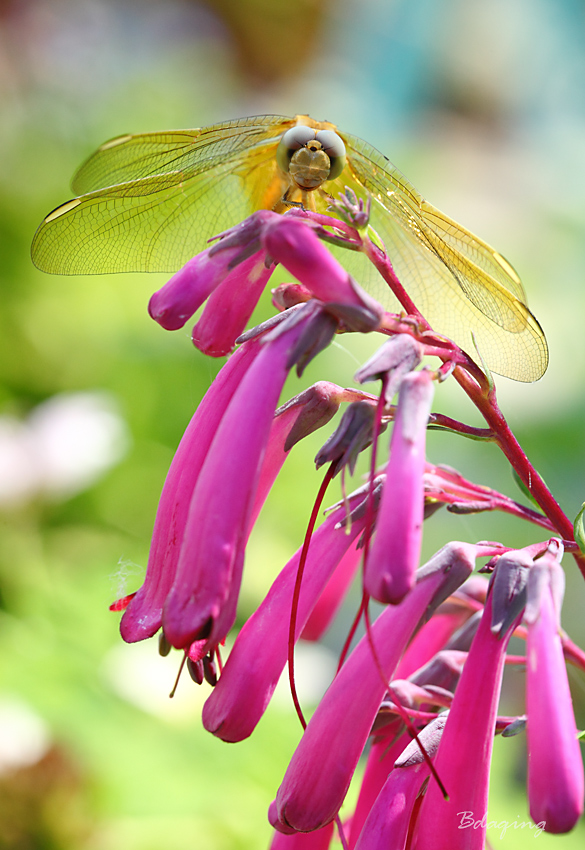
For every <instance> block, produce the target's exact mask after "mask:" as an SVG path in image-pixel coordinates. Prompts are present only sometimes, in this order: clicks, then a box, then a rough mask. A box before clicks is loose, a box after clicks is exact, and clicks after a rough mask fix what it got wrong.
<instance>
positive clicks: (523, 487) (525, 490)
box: [512, 469, 541, 510]
mask: <svg viewBox="0 0 585 850" xmlns="http://www.w3.org/2000/svg"><path fill="white" fill-rule="evenodd" d="M512 475H513V477H514V481H515V482H516V484H517V485H518V487H519V488H520V490H522V492H523V493H524V495H525V496H526V498H527V499H530V501H531V502H532V504H533V505H536V507H537V508H538V509H539V510H541V507H540V505H539V504H538V502H537V501H536V499H535V498H534V496H533V495H532V493H531V492H530V490H529V489H528V487H527V486H526V484H525V483H524V481H522V479H521V478H520V476H519V475H518V473H517V472H516V470H515V469H512Z"/></svg>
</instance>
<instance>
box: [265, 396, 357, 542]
mask: <svg viewBox="0 0 585 850" xmlns="http://www.w3.org/2000/svg"><path fill="white" fill-rule="evenodd" d="M345 396H346V391H345V390H342V388H341V387H338V386H337V384H332V383H330V382H329V381H319V382H318V383H316V384H314V385H313V386H312V387H309V389H308V390H304V392H302V393H299V395H297V396H295V397H294V398H291V399H289V401H287V402H286V403H285V404H283V405H282V406H281V407H279V408H278V410H277V411H276V413H275V415H274V420H273V422H272V427H271V429H270V436H269V437H268V443H267V445H266V453H265V455H264V462H263V464H262V469H261V471H260V479H259V482H258V489H257V492H256V500H255V503H254V508H253V510H252V522H251V524H252V525H254V523H255V521H256V519H257V517H258V514H259V513H260V509H261V508H262V505H263V504H264V501H265V500H266V497H267V495H268V493H269V492H270V489H271V488H272V485H273V484H274V481H275V480H276V477H277V475H278V473H279V472H280V470H281V468H282V466H283V464H284V461H285V460H286V457H287V455H288V453H289V451H290V450H291V449H292V447H293V446H294V445H295V444H296V443H298V442H299V440H302V439H303V438H304V437H306V436H307V435H308V434H312V433H313V431H316V430H317V429H318V428H321V427H322V426H323V425H326V424H327V423H328V422H329V421H330V420H331V419H332V418H333V416H335V414H336V412H337V410H338V409H339V405H340V404H341V402H342V401H343V400H344V398H345Z"/></svg>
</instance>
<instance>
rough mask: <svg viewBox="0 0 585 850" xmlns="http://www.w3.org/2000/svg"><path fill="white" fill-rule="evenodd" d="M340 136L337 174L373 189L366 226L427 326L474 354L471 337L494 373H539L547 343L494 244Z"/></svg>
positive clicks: (523, 376) (369, 151) (368, 150)
mask: <svg viewBox="0 0 585 850" xmlns="http://www.w3.org/2000/svg"><path fill="white" fill-rule="evenodd" d="M343 138H344V140H345V142H346V144H347V145H348V149H349V150H350V156H349V158H348V160H349V161H348V167H347V168H346V169H345V170H344V172H343V174H342V175H341V176H340V177H339V178H338V181H336V182H337V183H339V184H345V185H347V184H349V185H351V187H352V188H354V190H355V191H357V192H358V194H361V195H362V196H363V194H364V191H363V190H364V189H365V190H366V191H367V192H369V193H370V194H371V196H372V216H371V224H372V227H373V228H374V229H375V230H376V232H377V233H378V234H379V236H380V237H381V239H382V240H383V242H384V244H385V246H386V249H387V252H388V257H389V259H390V261H391V262H392V265H393V267H394V270H395V271H396V274H397V275H398V277H399V279H400V280H401V282H402V283H403V285H404V286H405V288H406V289H407V291H408V293H409V295H410V296H411V297H412V299H413V301H414V302H415V304H416V305H417V307H418V308H419V310H420V311H421V313H422V314H423V315H424V316H425V318H427V319H428V321H429V322H430V324H431V325H432V327H433V328H434V329H435V330H436V331H438V332H439V333H442V334H444V335H445V336H447V337H449V338H450V339H452V340H454V341H455V342H456V343H457V344H458V345H460V346H461V347H462V348H463V349H465V350H466V351H469V352H470V353H471V354H472V356H473V354H474V342H473V340H474V339H475V345H476V346H477V348H478V349H479V351H480V353H481V355H482V357H483V358H484V359H485V361H486V363H487V365H488V366H489V367H490V369H492V370H493V371H494V372H496V373H497V374H500V375H505V376H507V377H510V378H513V379H515V380H519V381H534V380H537V379H538V378H540V377H541V376H542V375H543V374H544V371H545V370H546V367H547V364H548V348H547V344H546V340H545V337H544V333H543V331H542V329H541V327H540V325H539V324H538V322H537V321H536V319H535V318H534V316H533V315H532V314H531V313H530V311H529V310H528V308H527V306H526V304H525V295H524V290H523V288H522V284H521V282H520V279H519V278H518V275H517V274H516V272H515V271H514V269H513V268H512V267H511V266H510V265H509V263H507V261H506V260H505V259H504V258H503V257H502V256H501V255H500V254H498V253H497V252H496V251H494V250H493V248H491V247H490V246H489V245H487V244H486V243H485V242H483V241H482V240H480V239H478V238H477V237H476V236H474V235H473V234H472V233H470V232H469V231H467V230H465V228H463V227H461V226H460V225H458V224H456V223H455V222H454V221H452V220H451V219H449V218H448V217H447V216H445V215H443V214H442V213H440V212H439V211H438V210H436V209H435V208H434V207H432V206H431V205H430V204H428V203H427V202H426V201H425V200H424V199H423V198H422V197H421V196H420V195H419V193H418V192H417V191H416V190H415V189H414V187H413V186H411V185H410V183H408V182H407V181H406V180H405V178H404V177H403V176H402V175H401V174H400V172H399V171H398V170H397V169H395V168H394V167H393V166H392V165H391V163H390V162H389V161H388V160H387V159H386V157H384V156H383V155H382V154H380V153H379V152H378V151H376V150H375V148H373V147H371V146H370V145H368V144H367V143H366V142H363V141H362V140H361V139H358V138H357V137H355V136H348V135H345V134H343ZM328 188H329V189H330V188H331V184H329V186H328ZM360 188H361V192H360ZM366 283H367V282H366ZM369 288H370V291H372V294H374V295H375V296H376V297H380V295H381V293H380V291H379V282H378V284H377V287H376V289H375V291H373V289H372V287H371V286H370V287H369ZM382 298H383V295H382ZM383 303H384V302H383ZM392 303H395V301H394V300H393V301H392ZM472 334H473V337H472Z"/></svg>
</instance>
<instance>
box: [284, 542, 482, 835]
mask: <svg viewBox="0 0 585 850" xmlns="http://www.w3.org/2000/svg"><path fill="white" fill-rule="evenodd" d="M476 553H477V547H475V546H471V545H469V544H465V543H450V544H449V545H448V546H446V547H444V548H443V549H441V551H440V552H438V553H437V554H436V555H435V556H434V557H433V558H432V559H431V560H430V561H429V562H428V563H427V564H426V565H425V566H424V567H421V569H420V570H419V573H418V577H417V578H418V581H417V584H416V585H415V587H414V588H413V590H412V592H411V593H410V594H408V596H406V598H405V599H404V600H403V601H402V603H400V605H397V606H393V607H391V608H387V609H386V610H385V611H383V612H382V614H381V615H380V616H379V617H378V619H377V620H376V622H375V623H374V624H373V626H372V631H371V635H372V640H373V643H374V646H375V647H376V652H377V655H378V660H379V663H380V665H381V669H382V671H383V673H384V676H385V677H386V680H387V681H388V680H390V679H391V678H392V675H393V673H394V670H395V669H396V666H397V664H398V661H399V660H400V656H401V655H402V653H403V652H404V649H405V647H406V644H407V643H408V640H409V639H410V637H411V635H412V634H413V633H414V631H415V629H416V628H417V626H418V625H419V623H420V620H421V617H422V616H423V614H424V613H425V612H427V613H428V612H429V609H430V610H432V609H433V608H434V607H436V606H437V605H439V604H440V603H441V602H442V601H443V600H444V599H445V598H446V597H447V596H448V595H449V593H450V592H451V591H452V590H454V589H455V588H456V587H457V586H458V585H460V584H461V583H462V582H463V581H464V580H465V579H466V578H467V577H468V576H469V574H470V573H471V571H472V570H473V566H474V560H475V557H476ZM385 690H386V682H385V681H383V679H382V678H381V676H380V672H379V670H378V668H377V666H376V664H375V663H374V661H373V658H372V650H371V646H370V641H369V638H368V636H367V635H366V636H365V637H364V638H362V640H361V641H360V643H359V644H358V646H357V647H356V648H355V649H354V650H353V652H352V653H351V655H350V656H349V658H348V659H347V661H346V663H345V664H344V666H343V667H342V668H341V670H340V672H339V673H338V675H337V676H336V678H335V679H334V680H333V682H332V684H331V686H330V687H329V690H328V691H327V693H326V694H325V696H324V697H323V699H322V700H321V702H320V704H319V706H318V707H317V710H316V711H315V714H314V715H313V717H312V718H311V720H310V722H309V725H308V726H307V728H306V730H305V733H304V735H303V737H302V738H301V741H300V743H299V745H298V747H297V749H296V751H295V753H294V755H293V757H292V760H291V762H290V764H289V767H288V769H287V771H286V774H285V777H284V779H283V782H282V784H281V786H280V788H279V790H278V793H277V795H276V800H275V801H274V803H273V804H272V805H271V807H270V813H269V818H270V822H271V823H272V825H273V826H274V827H276V828H277V829H280V830H282V831H285V832H286V831H290V830H291V829H293V830H297V831H299V832H309V831H311V830H313V829H318V828H319V827H321V826H324V825H325V824H327V823H329V821H331V820H332V819H333V818H334V817H335V815H336V814H337V812H338V811H339V808H340V806H341V804H342V802H343V799H344V797H345V795H346V793H347V789H348V788H349V783H350V781H351V777H352V775H353V772H354V770H355V768H356V765H357V762H358V759H359V757H360V755H361V753H362V750H363V748H364V745H365V743H366V740H367V738H368V735H369V734H370V729H371V727H372V724H373V722H374V718H375V716H376V713H377V711H378V709H379V707H380V704H381V702H382V699H383V696H384V692H385ZM357 695H359V698H358V696H357Z"/></svg>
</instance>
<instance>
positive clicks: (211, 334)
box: [192, 243, 274, 357]
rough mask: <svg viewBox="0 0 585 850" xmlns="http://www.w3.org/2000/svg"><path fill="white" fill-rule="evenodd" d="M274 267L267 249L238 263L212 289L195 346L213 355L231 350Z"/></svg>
mask: <svg viewBox="0 0 585 850" xmlns="http://www.w3.org/2000/svg"><path fill="white" fill-rule="evenodd" d="M220 244H221V243H220ZM273 271H274V266H267V265H266V263H265V254H264V252H263V251H260V252H259V253H257V254H254V255H253V256H252V257H250V258H249V259H248V260H244V261H243V262H242V263H240V264H239V265H238V266H236V267H235V268H234V269H233V270H232V271H231V272H230V273H229V274H228V275H227V277H226V278H225V280H224V281H223V282H222V283H220V284H219V286H217V288H216V289H215V290H214V291H213V292H212V294H211V296H210V298H209V300H208V302H207V304H206V305H205V309H204V310H203V314H202V316H201V318H200V319H199V321H198V322H197V324H196V325H195V327H194V328H193V333H192V339H193V344H194V345H195V347H196V348H198V349H199V350H200V351H202V352H203V353H204V354H209V355H210V356H211V357H222V356H223V355H224V354H229V353H230V351H231V350H232V349H233V347H234V345H235V342H236V339H237V338H238V337H239V336H240V334H241V333H242V332H243V331H244V329H245V327H246V325H247V324H248V320H249V318H250V316H251V315H252V313H253V312H254V309H255V307H256V304H257V303H258V300H259V298H260V296H261V295H262V292H263V291H264V287H265V286H266V284H267V282H268V280H269V278H270V275H271V274H272V272H273Z"/></svg>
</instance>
